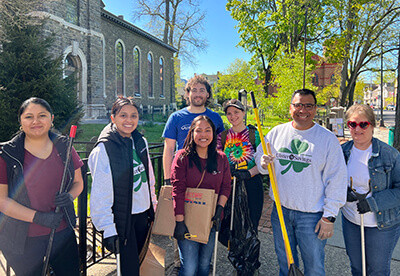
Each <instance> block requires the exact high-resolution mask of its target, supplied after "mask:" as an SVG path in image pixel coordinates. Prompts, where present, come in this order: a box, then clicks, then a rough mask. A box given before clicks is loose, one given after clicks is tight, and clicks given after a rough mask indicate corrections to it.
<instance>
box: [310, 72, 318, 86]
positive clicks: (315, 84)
mask: <svg viewBox="0 0 400 276" xmlns="http://www.w3.org/2000/svg"><path fill="white" fill-rule="evenodd" d="M312 84H313V85H314V86H319V80H318V75H317V74H316V73H314V76H313V77H312Z"/></svg>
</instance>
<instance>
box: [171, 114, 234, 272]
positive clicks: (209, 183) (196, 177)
mask: <svg viewBox="0 0 400 276" xmlns="http://www.w3.org/2000/svg"><path fill="white" fill-rule="evenodd" d="M216 146H217V136H216V133H215V126H214V124H213V123H212V121H211V120H210V119H209V118H208V117H207V116H204V115H200V116H198V117H196V118H195V119H194V120H193V122H192V124H191V126H190V129H189V133H188V135H187V137H186V140H185V145H184V148H183V149H182V150H179V151H178V152H177V154H176V156H175V158H174V161H173V163H172V172H171V182H172V185H173V191H172V195H173V198H174V210H175V218H176V226H175V231H174V237H175V238H176V239H177V240H178V247H179V255H180V259H181V270H180V272H179V275H184V276H185V275H208V273H209V269H210V262H211V257H212V252H213V249H214V242H215V230H214V229H212V230H211V232H210V237H209V239H208V243H207V244H201V243H198V242H195V241H191V240H189V239H185V236H187V234H189V231H188V228H187V227H186V225H185V221H184V219H185V213H184V202H185V192H186V188H196V187H198V188H203V189H213V190H215V193H216V194H218V200H217V207H216V209H215V213H214V217H213V218H212V220H213V221H219V220H220V218H221V215H222V210H223V207H224V206H225V203H226V201H227V199H228V197H229V193H230V190H231V174H230V170H229V162H228V159H227V157H226V155H225V154H224V153H223V152H221V151H217V149H216Z"/></svg>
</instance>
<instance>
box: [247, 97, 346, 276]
mask: <svg viewBox="0 0 400 276" xmlns="http://www.w3.org/2000/svg"><path fill="white" fill-rule="evenodd" d="M316 103H317V100H316V97H315V93H314V91H311V90H308V89H302V90H296V91H295V92H294V93H293V95H292V99H291V104H290V115H291V116H292V118H293V121H291V122H289V123H285V124H282V125H279V126H276V127H274V128H273V129H272V130H271V131H270V132H269V133H268V134H267V135H266V136H265V141H266V142H269V143H270V144H271V149H272V154H271V155H268V156H267V155H264V154H263V150H262V147H261V144H260V145H259V146H258V148H257V153H256V158H255V160H256V163H257V167H258V170H259V171H260V172H261V173H263V174H266V173H267V172H268V171H267V165H268V163H270V162H274V164H275V171H276V178H277V187H278V189H279V194H280V200H281V204H282V209H283V216H284V218H285V224H286V228H287V232H288V236H289V241H290V245H291V248H292V251H293V257H294V261H295V264H296V265H297V266H298V265H299V261H298V256H297V249H296V248H297V246H299V249H300V252H301V256H302V259H303V262H304V270H305V271H304V272H305V275H312V276H317V275H325V268H324V258H325V254H324V247H325V244H326V239H328V238H330V237H332V235H333V224H334V221H335V217H336V216H337V215H338V212H339V209H340V208H341V207H342V206H343V205H344V204H345V202H346V191H347V169H346V165H345V161H344V157H343V153H342V149H341V147H340V144H339V141H338V139H337V138H336V136H335V135H334V134H333V133H332V132H330V131H329V130H327V129H325V128H323V127H321V126H319V125H318V124H316V123H314V121H313V119H314V116H315V114H316V110H317V105H316ZM270 196H271V198H273V194H272V189H270ZM271 224H272V229H273V233H274V242H275V252H276V254H277V256H278V262H279V267H280V275H282V276H283V275H288V263H287V260H286V253H285V246H284V242H283V238H282V231H281V228H280V224H279V219H278V214H277V211H276V206H274V209H273V211H272V214H271Z"/></svg>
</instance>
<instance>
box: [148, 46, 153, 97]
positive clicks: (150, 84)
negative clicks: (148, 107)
mask: <svg viewBox="0 0 400 276" xmlns="http://www.w3.org/2000/svg"><path fill="white" fill-rule="evenodd" d="M147 74H148V78H149V79H148V89H149V90H148V91H149V94H148V95H149V97H154V95H153V56H152V55H151V53H149V54H148V55H147Z"/></svg>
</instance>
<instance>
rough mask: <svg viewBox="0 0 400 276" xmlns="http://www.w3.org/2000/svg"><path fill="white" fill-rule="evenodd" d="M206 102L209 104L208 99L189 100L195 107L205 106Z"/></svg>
mask: <svg viewBox="0 0 400 276" xmlns="http://www.w3.org/2000/svg"><path fill="white" fill-rule="evenodd" d="M206 102H207V98H201V99H200V98H199V97H197V98H196V99H190V98H189V103H190V105H193V106H205V105H206Z"/></svg>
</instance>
